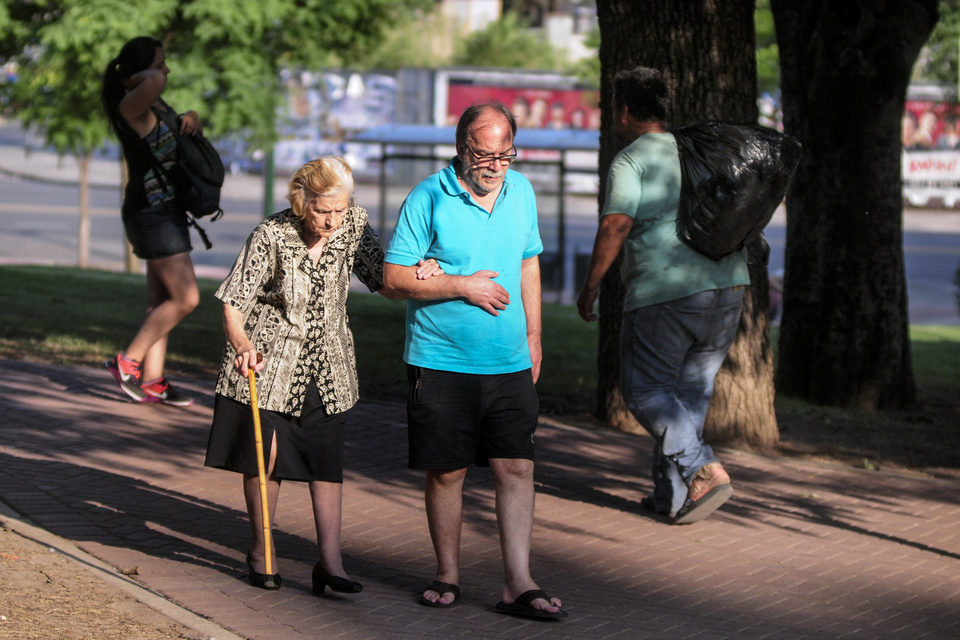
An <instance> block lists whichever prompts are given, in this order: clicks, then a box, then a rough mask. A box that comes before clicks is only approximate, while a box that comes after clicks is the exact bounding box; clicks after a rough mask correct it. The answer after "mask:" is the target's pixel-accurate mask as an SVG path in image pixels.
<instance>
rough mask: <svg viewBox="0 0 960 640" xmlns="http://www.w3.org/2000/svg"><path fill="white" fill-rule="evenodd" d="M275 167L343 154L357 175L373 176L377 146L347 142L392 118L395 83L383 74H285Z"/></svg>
mask: <svg viewBox="0 0 960 640" xmlns="http://www.w3.org/2000/svg"><path fill="white" fill-rule="evenodd" d="M281 81H282V85H283V89H284V93H283V101H282V105H281V110H280V114H279V118H278V119H279V127H280V131H279V133H280V140H279V141H278V142H277V144H276V146H275V147H274V157H275V162H276V166H277V168H278V169H283V170H286V171H294V170H296V169H298V168H299V167H300V166H302V165H303V164H304V163H305V162H308V161H310V160H312V159H314V158H317V157H319V156H322V155H326V154H333V155H340V156H343V157H344V158H345V159H346V160H347V162H349V163H350V166H351V167H352V168H353V170H354V172H355V173H358V174H361V175H362V174H375V173H376V171H377V167H378V166H379V164H378V163H379V158H380V148H379V146H378V145H369V144H357V143H350V142H346V140H347V138H349V136H350V135H351V134H353V133H355V132H357V131H363V130H364V129H369V128H370V127H375V126H379V125H382V124H388V123H391V122H393V121H394V120H395V113H396V104H397V80H396V78H395V77H394V76H392V75H388V74H384V73H365V72H354V71H339V70H331V71H320V72H314V71H305V70H284V71H283V73H282V76H281Z"/></svg>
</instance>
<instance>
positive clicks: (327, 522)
mask: <svg viewBox="0 0 960 640" xmlns="http://www.w3.org/2000/svg"><path fill="white" fill-rule="evenodd" d="M310 497H311V499H312V500H313V520H314V525H315V526H316V529H317V548H318V550H319V554H320V558H319V559H320V564H321V565H322V566H323V568H324V570H325V571H326V572H327V573H329V574H330V575H332V576H338V577H341V578H346V577H347V573H346V572H345V571H344V570H343V559H342V557H341V555H340V529H341V522H342V505H343V485H342V484H341V483H339V482H320V481H314V482H311V483H310Z"/></svg>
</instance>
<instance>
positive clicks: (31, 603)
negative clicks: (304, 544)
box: [0, 388, 960, 640]
mask: <svg viewBox="0 0 960 640" xmlns="http://www.w3.org/2000/svg"><path fill="white" fill-rule="evenodd" d="M921 393H922V396H921V404H920V406H919V407H918V408H916V409H913V410H910V411H903V412H897V413H891V414H883V415H876V414H873V415H872V417H871V419H866V420H865V419H864V418H863V416H856V415H851V414H849V413H844V412H839V411H833V410H829V409H823V410H816V411H813V412H811V411H810V409H809V407H808V408H806V409H805V410H802V411H800V410H798V411H795V412H791V410H790V409H789V408H788V409H785V410H781V411H778V421H779V428H780V433H781V447H780V451H779V452H778V453H777V454H778V455H783V456H785V457H789V458H795V459H804V460H812V461H817V462H826V463H833V464H839V465H843V466H853V467H857V468H861V469H873V470H880V471H887V472H894V473H906V474H909V475H915V476H926V477H937V478H947V479H952V480H957V481H960V398H956V397H952V396H950V395H949V394H948V393H945V390H938V389H935V388H928V389H923V390H921ZM553 417H554V418H555V419H557V418H560V419H562V417H561V416H553ZM569 422H570V423H572V424H580V425H584V426H588V425H589V423H590V422H591V420H590V419H588V418H586V417H582V418H581V419H570V420H569ZM593 422H596V421H595V420H593ZM2 522H3V521H2V519H0V524H2ZM48 535H49V534H48ZM54 546H55V545H51V544H50V543H49V542H45V543H41V542H38V541H37V540H35V539H31V538H30V537H26V536H24V535H20V534H19V533H17V532H16V531H14V530H13V529H12V528H7V527H3V526H0V640H49V639H51V638H57V639H58V640H80V639H84V638H110V639H112V640H171V639H172V640H208V638H209V636H207V635H204V634H201V633H198V632H197V631H194V630H192V629H189V628H187V627H184V626H182V625H180V624H178V623H176V622H174V621H173V620H172V619H170V618H169V617H167V616H166V615H164V614H162V613H160V612H158V611H156V610H154V609H153V608H151V607H150V606H147V605H146V604H143V603H141V602H139V601H137V600H136V599H134V598H133V597H132V596H130V595H129V594H128V593H127V592H126V591H125V590H124V589H123V588H121V587H120V586H118V585H116V584H114V583H111V582H107V581H105V580H103V579H102V578H101V577H100V576H99V575H98V573H97V572H96V571H94V570H91V569H90V568H88V567H86V566H84V565H83V564H82V563H80V562H78V561H77V560H75V559H73V558H71V557H69V556H68V555H65V554H64V553H61V552H59V551H58V550H57V549H55V548H54ZM128 571H129V572H130V573H133V570H128ZM100 575H102V574H100ZM131 578H133V579H134V580H135V579H136V578H135V575H131Z"/></svg>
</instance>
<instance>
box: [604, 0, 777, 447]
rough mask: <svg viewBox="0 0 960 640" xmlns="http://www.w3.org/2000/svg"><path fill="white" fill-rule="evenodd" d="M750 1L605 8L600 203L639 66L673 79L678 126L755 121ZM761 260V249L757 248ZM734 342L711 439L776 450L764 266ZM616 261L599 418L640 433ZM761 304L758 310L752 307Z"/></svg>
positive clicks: (643, 2) (643, 1) (607, 3)
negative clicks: (627, 82)
mask: <svg viewBox="0 0 960 640" xmlns="http://www.w3.org/2000/svg"><path fill="white" fill-rule="evenodd" d="M753 14H754V2H753V0H739V1H732V0H725V1H724V0H656V1H654V0H598V1H597V17H598V21H599V26H600V34H601V41H600V63H601V82H600V107H601V127H600V156H599V167H600V195H599V206H600V210H602V209H603V201H604V198H605V192H606V182H607V172H608V171H609V169H610V163H611V162H612V161H613V158H614V156H615V155H616V154H617V152H619V151H620V149H621V148H622V147H623V141H622V140H620V139H618V138H617V136H616V134H615V133H614V131H613V125H612V119H611V116H612V113H611V109H612V95H611V93H612V92H611V87H612V81H613V76H614V75H615V74H616V73H617V72H618V71H620V70H622V69H629V68H633V67H636V66H638V65H643V66H648V67H655V68H658V69H660V70H662V71H663V72H664V73H665V75H666V76H667V79H668V83H669V85H670V88H671V91H672V94H673V101H674V111H673V113H671V114H669V116H668V118H669V121H670V124H671V125H675V126H677V125H681V124H685V123H688V122H693V121H702V120H723V121H727V122H738V123H755V122H756V121H757V115H758V113H757V103H756V95H757V80H756V57H755V47H756V42H755V40H756V38H755V33H754V22H753V19H754V16H753ZM753 251H754V253H755V254H756V252H757V250H756V248H754V250H753ZM751 280H752V285H751V288H750V291H748V293H747V295H746V299H745V302H744V307H743V315H742V317H741V322H740V327H739V330H738V333H737V339H736V342H735V343H734V346H733V348H731V350H730V355H729V356H728V358H727V361H726V362H725V363H724V366H723V369H722V370H721V373H720V374H718V376H717V381H716V387H715V391H714V396H713V400H712V402H711V405H710V413H709V415H708V416H707V423H706V426H705V433H706V436H707V438H708V439H710V440H711V441H713V442H729V443H733V444H738V445H741V446H752V447H757V448H769V447H773V446H776V443H777V442H778V439H779V436H778V432H777V423H776V417H775V415H774V411H773V397H774V392H773V354H772V350H771V346H770V335H769V319H768V310H769V304H768V300H769V297H768V296H769V294H768V286H769V285H768V276H767V268H766V264H765V263H763V264H755V265H752V266H751ZM623 294H624V290H623V284H622V283H621V281H620V273H619V262H618V264H615V265H614V267H613V268H611V270H610V272H608V273H607V276H606V277H605V278H604V281H603V284H602V287H601V292H600V305H599V307H600V318H601V323H600V348H599V353H598V365H599V384H598V391H597V396H598V399H597V415H598V417H600V418H601V419H604V420H607V421H609V422H611V423H612V424H614V425H615V426H617V427H619V428H621V429H625V430H630V431H633V430H636V429H637V424H636V421H635V420H634V419H633V417H632V416H631V415H630V413H629V411H627V410H626V408H625V405H624V403H623V399H622V397H621V396H620V380H619V370H620V351H619V334H620V327H621V318H620V316H621V313H622V309H623ZM754 301H759V302H757V303H755V302H754Z"/></svg>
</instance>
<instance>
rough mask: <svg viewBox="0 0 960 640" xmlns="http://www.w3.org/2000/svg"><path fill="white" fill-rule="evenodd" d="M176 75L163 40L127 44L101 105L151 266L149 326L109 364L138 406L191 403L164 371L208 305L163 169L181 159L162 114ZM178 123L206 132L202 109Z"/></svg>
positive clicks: (135, 243) (109, 71)
mask: <svg viewBox="0 0 960 640" xmlns="http://www.w3.org/2000/svg"><path fill="white" fill-rule="evenodd" d="M169 73H170V69H169V68H168V67H167V63H166V54H165V52H164V48H163V43H162V42H160V41H159V40H157V39H156V38H151V37H147V36H141V37H137V38H134V39H132V40H130V41H129V42H127V43H126V44H125V45H123V48H122V49H121V50H120V53H119V55H117V57H116V58H114V59H113V60H111V61H110V62H109V64H107V68H106V70H105V71H104V74H103V84H102V86H101V90H100V102H101V105H102V106H103V110H104V112H105V113H106V116H107V119H108V120H109V122H110V127H111V129H112V130H113V132H114V133H115V134H116V135H117V137H118V138H119V139H120V143H121V146H122V148H123V156H124V159H125V160H126V162H127V167H128V169H129V180H128V182H127V186H126V189H125V191H124V196H123V206H122V208H121V212H122V218H123V228H124V232H125V234H126V237H127V240H128V241H129V242H130V244H131V246H132V247H133V253H134V254H135V255H136V256H137V257H139V258H141V259H143V260H145V261H146V264H147V311H146V314H145V316H144V319H143V323H142V324H141V325H140V330H139V331H137V334H136V335H135V336H134V338H133V340H132V341H131V342H130V344H129V345H128V346H127V348H126V349H125V350H124V351H123V352H121V353H118V354H117V355H116V357H114V358H112V359H110V360H108V361H107V362H106V363H105V364H106V367H107V369H108V370H109V371H110V373H111V374H113V377H114V379H115V380H116V381H117V383H118V384H119V385H120V388H121V389H122V390H123V391H124V392H125V393H126V394H127V395H128V396H129V397H130V398H131V399H133V400H134V401H135V402H162V403H164V404H171V405H175V406H189V405H190V404H192V403H193V399H192V398H190V397H188V396H185V395H184V394H182V393H181V392H179V391H178V390H177V389H176V388H174V387H172V386H171V385H170V383H169V382H168V381H167V379H166V377H165V376H164V373H163V369H164V362H165V359H166V352H167V337H168V335H169V333H170V331H171V330H172V329H173V328H174V327H175V326H177V324H179V323H180V321H181V320H183V318H184V317H186V315H187V314H189V313H190V312H191V311H193V310H194V309H195V308H196V306H197V304H198V303H199V301H200V292H199V290H198V288H197V277H196V274H195V272H194V268H193V262H192V260H191V259H190V251H191V250H192V248H193V247H192V245H191V244H190V233H189V228H188V218H187V213H186V211H184V210H183V208H182V207H181V206H180V205H178V204H177V203H176V200H175V197H174V191H173V185H172V184H169V182H168V181H164V180H163V179H162V176H159V175H158V171H157V168H156V167H157V163H159V164H160V165H161V166H162V167H163V168H164V169H165V170H169V169H170V168H172V166H173V165H174V163H175V162H176V154H177V144H176V139H175V137H174V135H173V132H171V131H170V129H169V128H168V127H167V125H166V124H165V123H164V122H163V121H162V119H161V118H160V117H158V115H157V112H159V113H164V112H165V111H166V110H168V109H169V108H170V107H169V106H168V105H167V104H166V103H165V102H163V100H162V99H161V95H162V94H163V91H164V89H165V88H166V86H167V75H168V74H169ZM178 121H179V126H180V131H179V133H180V135H193V134H195V133H199V132H200V130H201V128H200V117H199V115H197V112H196V111H187V112H186V113H183V114H180V116H179V120H178Z"/></svg>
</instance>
